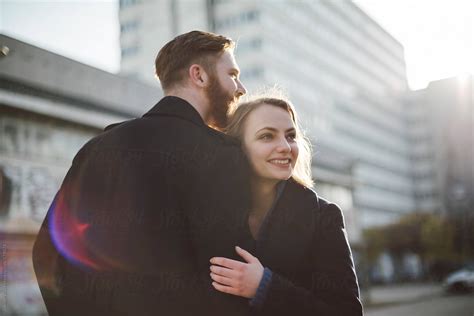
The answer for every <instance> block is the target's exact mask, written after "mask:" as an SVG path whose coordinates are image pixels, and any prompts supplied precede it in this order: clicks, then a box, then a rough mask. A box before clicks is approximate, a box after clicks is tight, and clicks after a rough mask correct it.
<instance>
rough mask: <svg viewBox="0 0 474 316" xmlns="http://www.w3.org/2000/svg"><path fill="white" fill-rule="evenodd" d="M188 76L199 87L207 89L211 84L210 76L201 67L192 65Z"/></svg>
mask: <svg viewBox="0 0 474 316" xmlns="http://www.w3.org/2000/svg"><path fill="white" fill-rule="evenodd" d="M188 75H189V79H190V81H191V82H192V83H193V84H194V85H196V86H198V87H201V88H205V87H207V85H208V84H209V76H208V75H207V73H206V71H205V70H204V68H203V67H202V66H201V65H198V64H192V65H191V66H190V67H189V70H188Z"/></svg>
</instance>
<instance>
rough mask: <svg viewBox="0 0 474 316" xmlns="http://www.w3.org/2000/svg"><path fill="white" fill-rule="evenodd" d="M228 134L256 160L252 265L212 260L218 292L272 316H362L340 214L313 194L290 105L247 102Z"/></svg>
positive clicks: (245, 253)
mask: <svg viewBox="0 0 474 316" xmlns="http://www.w3.org/2000/svg"><path fill="white" fill-rule="evenodd" d="M227 133H228V134H230V135H232V136H235V137H237V138H239V139H240V140H241V143H242V147H243V150H244V151H245V153H246V154H247V156H248V158H249V162H250V165H251V167H252V170H253V175H252V178H251V191H252V208H251V210H250V211H249V213H248V228H249V229H248V232H246V234H247V237H248V238H246V239H244V240H243V241H242V244H241V245H240V246H241V247H236V252H237V253H238V254H239V255H240V256H241V257H242V258H243V259H244V260H245V262H241V261H236V260H232V259H229V258H223V257H214V258H211V267H210V270H211V272H210V275H211V278H212V285H213V286H214V288H215V289H216V290H218V291H221V292H224V293H228V294H231V295H237V296H241V297H245V298H249V299H250V305H251V307H252V309H253V310H254V311H256V312H260V313H262V314H267V315H289V313H291V314H292V315H309V314H311V315H362V306H361V303H360V300H359V288H358V284H357V278H356V275H355V272H354V265H353V260H352V255H351V251H350V248H349V245H348V241H347V238H346V233H345V230H344V221H343V216H342V213H341V210H340V209H339V207H338V206H337V205H335V204H333V203H330V202H328V201H326V200H324V199H322V198H318V196H317V195H316V193H315V192H314V191H312V190H311V189H310V188H311V187H312V180H311V161H310V160H311V159H310V150H309V146H308V142H307V141H306V140H305V138H304V136H303V135H302V132H301V130H300V128H299V126H298V122H297V118H296V113H295V110H294V108H293V106H292V105H291V103H290V102H288V101H286V100H284V99H281V98H258V99H255V100H253V101H249V102H246V103H243V104H241V105H240V106H239V107H238V108H237V109H236V111H235V112H234V113H233V115H232V117H231V119H230V124H229V125H228V128H227ZM244 249H245V250H244Z"/></svg>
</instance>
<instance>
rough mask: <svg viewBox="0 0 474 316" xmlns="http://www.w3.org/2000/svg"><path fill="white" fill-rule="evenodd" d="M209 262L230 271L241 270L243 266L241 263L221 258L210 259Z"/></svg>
mask: <svg viewBox="0 0 474 316" xmlns="http://www.w3.org/2000/svg"><path fill="white" fill-rule="evenodd" d="M210 261H211V263H212V264H217V265H220V266H223V267H226V268H229V269H232V270H239V269H242V268H243V267H244V265H245V263H243V262H240V261H237V260H232V259H228V258H223V257H214V258H211V260H210Z"/></svg>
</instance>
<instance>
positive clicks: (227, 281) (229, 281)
mask: <svg viewBox="0 0 474 316" xmlns="http://www.w3.org/2000/svg"><path fill="white" fill-rule="evenodd" d="M211 279H212V280H214V281H216V282H217V283H219V284H222V285H227V286H230V287H232V286H234V283H235V281H234V280H233V279H231V278H228V277H224V276H221V275H218V274H215V273H214V272H211Z"/></svg>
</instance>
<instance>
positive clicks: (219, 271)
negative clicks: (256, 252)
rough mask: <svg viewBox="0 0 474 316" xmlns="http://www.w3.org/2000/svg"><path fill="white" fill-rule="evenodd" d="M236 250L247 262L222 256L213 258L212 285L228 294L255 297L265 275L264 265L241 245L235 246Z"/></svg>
mask: <svg viewBox="0 0 474 316" xmlns="http://www.w3.org/2000/svg"><path fill="white" fill-rule="evenodd" d="M235 251H236V252H237V254H239V256H241V257H242V258H244V260H245V261H246V262H247V263H245V262H240V261H236V260H232V259H228V258H222V257H214V258H211V263H212V264H213V265H211V278H212V280H213V281H214V282H212V285H213V286H214V288H215V289H216V290H218V291H221V292H224V293H227V294H232V295H237V296H242V297H246V298H253V297H254V296H255V293H256V292H257V288H258V285H259V284H260V280H261V279H262V276H263V270H264V269H263V266H262V264H261V263H260V261H259V260H258V259H257V258H256V257H254V256H252V255H251V254H250V253H249V252H248V251H245V250H244V249H242V248H240V247H235Z"/></svg>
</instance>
